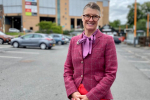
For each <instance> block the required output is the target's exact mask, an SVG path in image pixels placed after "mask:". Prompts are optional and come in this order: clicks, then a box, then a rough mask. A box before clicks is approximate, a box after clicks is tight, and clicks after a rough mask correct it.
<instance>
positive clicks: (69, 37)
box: [64, 35, 72, 41]
mask: <svg viewBox="0 0 150 100" xmlns="http://www.w3.org/2000/svg"><path fill="white" fill-rule="evenodd" d="M64 36H65V37H66V38H68V39H69V41H70V40H71V38H72V37H71V36H68V35H64Z"/></svg>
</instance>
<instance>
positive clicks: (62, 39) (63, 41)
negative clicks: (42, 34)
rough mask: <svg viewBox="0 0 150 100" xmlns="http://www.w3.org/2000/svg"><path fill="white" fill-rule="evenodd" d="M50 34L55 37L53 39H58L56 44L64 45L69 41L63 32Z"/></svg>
mask: <svg viewBox="0 0 150 100" xmlns="http://www.w3.org/2000/svg"><path fill="white" fill-rule="evenodd" d="M50 36H52V37H53V39H54V40H55V41H56V44H58V45H63V44H66V43H67V41H66V39H65V37H64V35H62V34H50Z"/></svg>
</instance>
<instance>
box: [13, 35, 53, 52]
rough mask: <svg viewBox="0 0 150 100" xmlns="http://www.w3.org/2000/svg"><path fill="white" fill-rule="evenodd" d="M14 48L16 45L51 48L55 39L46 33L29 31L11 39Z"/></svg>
mask: <svg viewBox="0 0 150 100" xmlns="http://www.w3.org/2000/svg"><path fill="white" fill-rule="evenodd" d="M11 45H12V46H13V47H14V48H18V47H40V48H41V49H51V48H52V47H53V46H55V40H54V39H53V38H52V37H51V36H49V35H48V34H42V33H30V34H26V35H24V36H21V37H18V38H14V39H12V40H11Z"/></svg>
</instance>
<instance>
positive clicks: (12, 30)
mask: <svg viewBox="0 0 150 100" xmlns="http://www.w3.org/2000/svg"><path fill="white" fill-rule="evenodd" d="M9 32H17V33H18V32H20V30H18V29H16V28H9Z"/></svg>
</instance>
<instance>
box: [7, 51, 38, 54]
mask: <svg viewBox="0 0 150 100" xmlns="http://www.w3.org/2000/svg"><path fill="white" fill-rule="evenodd" d="M6 52H8V53H22V54H23V53H24V54H39V53H35V52H17V51H6Z"/></svg>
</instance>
